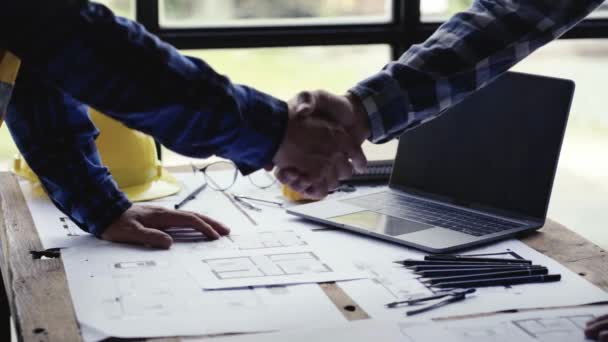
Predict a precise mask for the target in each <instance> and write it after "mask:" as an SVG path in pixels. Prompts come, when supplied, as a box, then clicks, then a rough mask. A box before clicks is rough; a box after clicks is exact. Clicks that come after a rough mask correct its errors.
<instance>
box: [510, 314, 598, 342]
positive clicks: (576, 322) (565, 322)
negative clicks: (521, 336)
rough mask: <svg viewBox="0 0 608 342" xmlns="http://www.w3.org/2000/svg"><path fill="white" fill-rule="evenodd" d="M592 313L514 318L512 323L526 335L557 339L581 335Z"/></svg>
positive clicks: (542, 339)
mask: <svg viewBox="0 0 608 342" xmlns="http://www.w3.org/2000/svg"><path fill="white" fill-rule="evenodd" d="M593 318H595V316H594V315H592V314H580V315H576V314H570V315H564V316H555V317H538V318H529V319H522V320H514V321H513V322H512V323H513V325H514V326H516V327H517V328H518V329H519V330H521V331H522V332H523V333H525V334H526V335H528V336H530V337H531V338H533V339H535V340H538V341H555V339H556V338H560V337H563V336H570V335H580V334H581V333H582V332H583V330H584V329H585V325H586V323H587V322H588V321H590V320H592V319H593Z"/></svg>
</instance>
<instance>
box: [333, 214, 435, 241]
mask: <svg viewBox="0 0 608 342" xmlns="http://www.w3.org/2000/svg"><path fill="white" fill-rule="evenodd" d="M327 220H329V221H332V222H336V223H341V224H345V225H348V226H351V227H357V228H363V229H366V230H369V231H372V232H376V233H379V234H386V235H390V236H398V235H403V234H409V233H414V232H418V231H421V230H425V229H430V228H433V227H434V226H431V225H429V224H424V223H420V222H414V221H410V220H405V219H402V218H398V217H393V216H388V215H384V214H380V213H377V212H374V211H359V212H356V213H352V214H347V215H342V216H336V217H331V218H328V219H327Z"/></svg>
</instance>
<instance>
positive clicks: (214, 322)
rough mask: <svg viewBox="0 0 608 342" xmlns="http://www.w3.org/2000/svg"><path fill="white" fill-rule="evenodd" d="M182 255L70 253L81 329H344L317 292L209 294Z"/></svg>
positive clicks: (125, 332)
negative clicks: (191, 274) (334, 327)
mask: <svg viewBox="0 0 608 342" xmlns="http://www.w3.org/2000/svg"><path fill="white" fill-rule="evenodd" d="M179 254H180V253H175V251H156V250H145V249H141V248H133V247H129V246H121V245H116V244H111V243H108V242H104V241H99V240H95V239H89V241H87V242H86V243H85V244H83V245H81V246H75V247H72V248H69V249H66V250H64V251H63V252H62V259H63V262H64V265H65V268H66V273H67V278H68V284H69V287H70V293H71V294H72V299H73V302H74V307H75V311H76V316H77V319H78V321H79V322H80V323H81V324H84V325H86V326H87V327H89V328H90V329H89V330H90V331H95V332H96V333H97V334H101V335H107V336H114V337H122V338H136V337H161V336H176V335H181V336H194V335H203V334H218V333H227V332H253V331H273V330H280V329H288V328H295V327H298V326H301V325H302V324H305V325H309V326H313V325H324V324H335V323H340V322H344V321H345V320H344V317H343V316H342V314H341V313H340V312H339V311H338V310H337V309H336V308H335V306H334V305H333V304H332V303H331V301H330V300H329V298H328V297H327V296H326V295H325V294H324V292H323V291H322V290H321V288H320V287H319V286H318V285H316V284H314V285H297V286H289V287H280V286H277V287H268V288H266V287H264V288H255V289H253V288H248V289H243V290H222V291H204V290H203V289H201V287H200V286H199V285H198V283H197V282H196V281H195V280H194V279H193V278H192V277H191V276H190V275H189V274H188V272H187V271H186V268H185V267H184V264H183V263H182V261H181V260H180V259H179V258H178V257H177V255H179ZM85 336H100V335H96V334H87V335H85ZM92 340H95V339H94V338H92Z"/></svg>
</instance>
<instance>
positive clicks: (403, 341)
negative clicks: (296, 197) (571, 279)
mask: <svg viewBox="0 0 608 342" xmlns="http://www.w3.org/2000/svg"><path fill="white" fill-rule="evenodd" d="M606 312H608V307H606V306H603V307H581V308H572V309H562V310H541V311H530V312H526V313H516V314H506V315H505V314H503V315H495V316H490V317H479V318H471V319H463V320H453V321H441V322H429V321H407V322H406V321H401V322H397V321H382V320H359V321H355V322H352V323H348V324H340V325H337V326H334V327H330V328H320V329H319V328H310V327H308V328H301V329H298V330H293V331H287V332H279V333H271V334H254V335H248V336H238V337H237V336H235V337H231V338H226V339H223V340H222V341H223V342H282V341H290V342H308V341H315V342H333V341H350V342H367V341H400V342H427V341H450V342H549V341H550V342H586V341H588V340H586V339H585V334H584V333H583V327H584V326H585V324H586V322H587V321H588V320H589V319H591V318H592V317H595V316H597V315H600V314H602V313H606ZM524 326H525V327H524ZM189 341H191V342H195V341H196V342H199V341H200V342H203V341H204V340H202V339H201V340H199V339H193V340H189Z"/></svg>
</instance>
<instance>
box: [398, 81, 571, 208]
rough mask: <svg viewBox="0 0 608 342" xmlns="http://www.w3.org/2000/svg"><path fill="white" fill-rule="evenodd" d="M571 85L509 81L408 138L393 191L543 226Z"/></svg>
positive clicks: (401, 145) (401, 147)
mask: <svg viewBox="0 0 608 342" xmlns="http://www.w3.org/2000/svg"><path fill="white" fill-rule="evenodd" d="M573 92H574V84H573V83H572V82H570V81H566V80H558V79H551V78H543V77H536V76H530V75H524V74H517V73H508V74H506V75H505V76H503V77H502V78H500V79H499V80H497V81H496V82H494V83H492V84H491V85H489V86H487V87H486V88H484V89H483V90H481V91H479V92H478V93H476V94H475V95H472V96H470V97H469V98H467V99H466V100H465V101H463V102H462V103H460V104H459V105H457V106H455V107H453V108H452V109H450V110H449V111H446V112H445V113H444V114H443V115H442V116H441V117H439V118H438V119H436V120H433V121H430V122H429V123H426V124H424V125H421V126H420V127H418V128H416V129H413V130H411V131H409V132H407V133H405V134H404V135H403V136H402V137H401V138H400V143H399V152H398V157H397V161H396V163H395V169H394V172H393V176H392V179H391V186H392V187H393V188H399V189H403V190H409V191H414V192H421V193H424V194H430V195H431V196H433V195H434V196H437V197H438V198H442V199H446V200H450V201H453V202H455V203H456V204H461V205H467V206H473V207H477V206H481V207H489V208H495V209H499V210H501V211H506V212H510V213H515V214H519V215H524V216H528V217H532V218H539V219H544V218H545V216H546V212H547V207H548V202H549V197H550V194H551V188H552V185H553V179H554V175H555V170H556V168H557V161H558V157H559V153H560V149H561V143H562V139H563V136H564V131H565V127H566V122H567V118H568V113H569V110H570V103H571V100H572V95H573Z"/></svg>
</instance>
